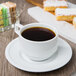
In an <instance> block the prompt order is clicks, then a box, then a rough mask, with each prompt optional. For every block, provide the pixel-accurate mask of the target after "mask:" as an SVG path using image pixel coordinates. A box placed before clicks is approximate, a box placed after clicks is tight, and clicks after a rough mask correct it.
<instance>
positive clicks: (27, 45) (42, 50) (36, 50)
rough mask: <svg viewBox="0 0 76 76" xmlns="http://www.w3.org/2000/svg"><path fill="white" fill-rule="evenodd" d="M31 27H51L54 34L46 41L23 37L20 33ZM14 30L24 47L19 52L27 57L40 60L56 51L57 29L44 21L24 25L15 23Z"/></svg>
mask: <svg viewBox="0 0 76 76" xmlns="http://www.w3.org/2000/svg"><path fill="white" fill-rule="evenodd" d="M31 27H45V28H49V29H51V30H52V31H53V32H54V33H55V34H56V36H55V37H54V38H52V39H50V40H47V41H39V42H38V41H31V40H28V39H26V38H24V37H23V36H22V35H21V33H22V32H23V31H24V30H26V29H28V28H31ZM15 32H16V33H17V34H18V35H19V44H20V46H21V47H22V48H23V49H24V50H21V52H22V53H23V54H24V55H25V56H26V55H27V56H28V58H29V59H31V60H35V61H42V60H46V59H48V58H50V57H51V56H52V55H54V53H55V52H56V51H57V48H58V44H57V42H58V41H57V39H58V32H57V30H56V29H55V28H54V27H52V26H51V25H48V24H44V23H31V24H27V25H25V26H23V25H21V24H16V25H15Z"/></svg>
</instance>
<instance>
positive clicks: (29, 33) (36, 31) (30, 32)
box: [21, 27, 56, 41]
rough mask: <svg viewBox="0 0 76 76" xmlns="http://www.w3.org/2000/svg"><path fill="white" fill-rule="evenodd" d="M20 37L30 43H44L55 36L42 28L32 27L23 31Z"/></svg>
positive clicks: (50, 31)
mask: <svg viewBox="0 0 76 76" xmlns="http://www.w3.org/2000/svg"><path fill="white" fill-rule="evenodd" d="M21 35H22V36H23V37H24V38H25V39H28V40H32V41H46V40H50V39H52V38H54V37H55V36H56V34H55V33H54V32H53V31H52V30H50V29H48V28H44V27H32V28H28V29H26V30H24V31H23V32H22V33H21Z"/></svg>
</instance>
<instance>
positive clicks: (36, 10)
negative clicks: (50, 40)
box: [28, 2, 76, 43]
mask: <svg viewBox="0 0 76 76" xmlns="http://www.w3.org/2000/svg"><path fill="white" fill-rule="evenodd" d="M68 5H69V8H76V5H75V4H72V3H69V2H68ZM28 14H29V15H30V16H32V17H33V18H34V19H35V20H37V21H38V22H41V23H47V24H49V25H50V26H54V27H55V28H56V29H57V30H58V33H59V35H61V36H63V37H65V38H66V39H68V40H70V41H72V42H74V43H76V29H75V28H74V27H73V25H72V24H70V23H68V22H66V21H57V20H56V17H55V16H54V15H53V14H51V13H49V12H46V11H44V10H43V9H42V8H40V7H32V8H29V9H28Z"/></svg>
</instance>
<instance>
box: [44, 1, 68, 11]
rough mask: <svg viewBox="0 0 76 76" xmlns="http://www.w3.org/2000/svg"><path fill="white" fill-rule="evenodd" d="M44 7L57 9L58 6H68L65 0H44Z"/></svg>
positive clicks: (47, 9)
mask: <svg viewBox="0 0 76 76" xmlns="http://www.w3.org/2000/svg"><path fill="white" fill-rule="evenodd" d="M43 7H44V10H45V11H55V9H56V8H67V7H68V4H67V1H65V0H44V2H43Z"/></svg>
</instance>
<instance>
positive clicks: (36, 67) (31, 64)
mask: <svg viewBox="0 0 76 76" xmlns="http://www.w3.org/2000/svg"><path fill="white" fill-rule="evenodd" d="M18 41H19V39H18V38H16V39H15V40H13V41H12V42H10V43H9V44H8V46H7V47H6V51H5V56H6V58H7V60H8V61H9V62H10V63H11V64H12V65H13V66H15V67H16V68H18V69H21V70H24V71H29V72H48V71H53V70H56V69H58V68H60V67H62V66H64V65H65V64H67V63H68V62H69V60H70V59H71V57H72V50H71V47H70V46H69V44H68V43H67V42H65V41H64V40H62V39H60V38H59V40H58V43H59V47H58V51H57V52H56V53H55V54H54V55H53V56H52V57H51V58H49V59H48V60H46V61H42V62H35V61H32V60H30V59H29V58H28V57H27V56H24V55H23V53H22V52H21V50H23V49H22V48H20V45H19V42H18ZM31 50H32V49H31Z"/></svg>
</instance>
